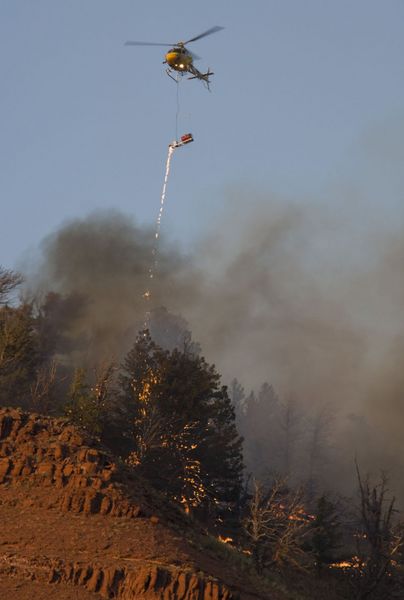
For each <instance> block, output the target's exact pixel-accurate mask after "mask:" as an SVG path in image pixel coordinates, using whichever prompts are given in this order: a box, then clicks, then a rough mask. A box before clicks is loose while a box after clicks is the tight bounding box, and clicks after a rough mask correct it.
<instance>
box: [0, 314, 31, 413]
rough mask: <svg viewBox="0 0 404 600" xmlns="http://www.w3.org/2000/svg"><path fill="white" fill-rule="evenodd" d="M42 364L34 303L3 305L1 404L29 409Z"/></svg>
mask: <svg viewBox="0 0 404 600" xmlns="http://www.w3.org/2000/svg"><path fill="white" fill-rule="evenodd" d="M38 366H39V357H38V338H37V334H36V330H35V320H34V317H33V314H32V305H31V304H28V303H26V304H22V305H21V306H19V307H16V308H14V307H10V306H7V305H6V306H3V307H1V308H0V403H1V404H6V405H12V406H22V407H24V408H30V386H31V384H32V382H33V381H34V379H35V376H36V371H37V369H38Z"/></svg>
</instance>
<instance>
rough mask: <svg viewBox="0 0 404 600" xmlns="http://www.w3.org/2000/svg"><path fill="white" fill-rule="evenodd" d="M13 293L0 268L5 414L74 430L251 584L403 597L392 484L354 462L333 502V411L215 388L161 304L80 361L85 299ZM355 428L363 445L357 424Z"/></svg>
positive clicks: (16, 278)
mask: <svg viewBox="0 0 404 600" xmlns="http://www.w3.org/2000/svg"><path fill="white" fill-rule="evenodd" d="M23 284H24V282H23V277H22V276H21V275H20V274H19V273H17V272H15V271H12V270H9V269H6V268H0V404H1V405H2V406H12V407H21V408H23V409H25V410H28V411H33V412H37V413H41V414H47V415H55V416H64V417H66V418H67V419H68V420H69V421H71V422H72V423H74V424H76V425H78V426H79V427H81V428H83V429H85V430H86V431H87V432H88V433H89V434H91V435H92V436H94V437H95V438H97V439H98V440H99V441H100V442H101V443H102V444H104V445H105V446H106V447H107V448H109V449H110V450H112V451H113V452H114V454H115V455H116V456H118V457H120V459H121V460H122V461H123V462H125V463H126V464H127V465H129V466H130V467H131V468H133V469H135V470H137V471H138V472H139V473H140V474H141V475H142V476H143V477H144V478H146V479H147V480H148V481H149V482H150V483H151V485H152V486H153V487H154V488H155V489H156V490H158V491H159V492H160V493H162V494H163V495H164V496H165V497H167V499H169V501H170V502H173V503H175V504H177V505H178V506H179V507H180V508H181V509H182V510H183V512H184V514H185V515H187V518H189V519H191V520H193V521H195V522H197V523H199V524H201V526H203V527H204V528H206V531H209V532H210V533H211V534H212V535H214V536H215V537H216V538H217V539H218V540H219V543H223V544H226V546H228V547H229V549H231V552H233V553H237V555H238V557H239V560H240V561H241V564H243V565H244V566H243V568H249V569H253V570H254V571H255V572H256V574H257V577H261V578H263V579H265V577H271V574H272V573H277V574H280V576H283V577H287V574H289V576H290V573H291V572H296V573H303V574H306V576H307V577H310V579H311V580H313V581H316V580H319V581H320V580H321V581H322V582H324V581H327V582H329V583H330V586H336V587H337V589H338V590H340V597H341V598H348V599H349V598H352V599H358V600H364V599H374V600H378V599H380V600H382V599H383V600H385V599H387V598H391V599H394V598H402V590H403V589H404V521H403V520H402V516H401V513H400V511H399V508H400V506H399V504H398V503H397V501H396V499H395V497H394V495H393V494H392V492H391V491H390V481H389V473H388V472H379V471H376V472H370V473H368V472H367V470H365V469H364V468H363V466H362V465H361V463H360V461H359V460H358V459H357V457H355V456H352V457H351V462H350V464H349V465H345V468H346V469H351V471H352V475H353V481H354V482H355V485H354V486H353V488H352V489H351V490H349V493H341V490H340V488H339V486H338V482H337V481H334V482H333V479H335V480H337V479H338V468H339V465H340V464H341V460H342V459H341V457H340V456H339V454H338V448H337V447H335V445H334V444H333V435H334V430H335V427H336V424H335V414H334V412H333V409H332V406H331V405H329V404H327V403H324V404H323V405H322V406H321V408H319V409H316V410H311V411H309V410H308V409H305V408H304V406H303V405H302V403H300V402H299V398H297V397H294V396H292V395H290V396H287V397H285V398H281V397H280V396H279V395H278V394H277V392H276V390H275V389H274V387H273V386H272V385H271V383H270V382H263V383H259V384H258V385H257V388H256V389H255V390H252V391H249V390H248V391H246V390H245V389H244V387H243V383H242V382H241V381H239V380H238V379H237V378H233V380H232V381H230V382H229V383H228V385H225V383H224V382H223V381H222V377H221V375H220V373H219V372H218V371H217V369H216V367H215V366H214V365H213V364H210V363H209V362H208V360H207V359H205V358H204V357H203V351H202V348H201V347H200V345H199V344H198V342H197V341H194V340H193V338H192V333H191V331H190V330H189V328H188V324H187V322H186V321H185V319H184V318H182V317H181V316H180V315H175V314H172V313H170V312H169V310H167V309H166V308H164V307H159V308H153V309H151V310H150V311H148V312H147V314H146V319H145V321H144V323H143V324H142V325H141V326H140V327H139V323H134V327H133V329H132V330H131V331H130V332H127V336H126V339H130V338H132V340H131V343H130V344H128V346H129V347H128V348H126V347H123V348H122V352H121V353H120V354H118V355H112V354H111V355H110V356H107V357H103V358H102V359H101V358H100V355H99V354H97V353H94V355H91V354H88V353H86V352H84V351H83V348H85V347H86V340H85V339H84V338H83V336H82V335H78V334H77V333H74V331H75V330H74V327H72V323H73V322H74V321H75V320H77V319H80V314H81V311H82V308H83V304H85V302H86V300H85V298H82V297H80V296H78V295H74V294H70V295H69V294H65V295H64V294H61V293H60V292H54V291H48V292H47V293H46V295H45V296H42V297H41V296H35V295H32V294H29V293H24V292H23V291H22V290H23V289H24V286H23ZM72 332H73V333H72ZM352 431H353V432H354V435H356V436H357V438H358V440H359V441H360V440H361V439H365V438H366V435H369V433H368V432H366V428H365V426H364V424H363V423H362V422H354V423H353V425H352ZM361 436H362V437H361Z"/></svg>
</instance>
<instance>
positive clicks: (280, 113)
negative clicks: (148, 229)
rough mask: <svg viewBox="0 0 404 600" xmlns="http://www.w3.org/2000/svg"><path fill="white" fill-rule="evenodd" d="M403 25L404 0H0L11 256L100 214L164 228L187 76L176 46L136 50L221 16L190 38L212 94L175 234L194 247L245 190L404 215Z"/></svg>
mask: <svg viewBox="0 0 404 600" xmlns="http://www.w3.org/2000/svg"><path fill="white" fill-rule="evenodd" d="M403 22H404V3H403V2H401V0H387V1H386V2H383V3H382V2H380V1H376V0H354V1H353V0H338V2H336V1H335V0H305V1H304V2H302V1H301V0H282V1H280V0H278V1H270V0H251V2H241V1H240V0H233V1H231V2H230V1H227V2H224V1H213V0H206V1H205V2H194V1H192V0H191V1H190V2H188V3H181V5H180V6H179V8H178V9H176V7H175V5H173V3H170V2H162V1H161V0H153V1H150V2H136V1H135V0H114V1H113V0H69V1H68V2H66V1H63V0H35V1H34V0H1V3H0V73H1V81H2V91H1V95H0V124H1V125H0V191H1V204H2V210H1V214H2V218H1V230H0V231H1V233H0V264H3V265H4V266H7V267H12V266H14V265H16V264H18V261H19V260H20V258H21V256H23V255H24V254H25V255H26V254H27V253H31V252H32V251H33V249H35V248H36V247H37V246H38V244H39V243H40V241H41V239H43V237H44V236H46V235H48V234H49V233H50V232H52V231H54V230H55V229H56V228H57V227H59V226H60V225H61V224H62V223H63V222H65V221H66V220H69V219H73V218H77V217H84V216H85V215H87V214H89V213H91V212H93V211H96V210H99V209H109V208H115V209H118V210H120V211H123V212H124V213H126V214H128V215H129V216H131V217H133V218H135V219H136V220H137V221H140V222H145V223H151V222H153V221H154V220H155V217H156V215H157V211H158V204H159V197H160V192H161V186H162V181H163V175H164V162H165V159H166V152H167V144H168V143H169V142H170V141H171V140H172V139H173V137H174V134H175V113H176V86H175V84H174V83H173V82H172V81H171V80H170V79H169V78H168V77H167V76H166V74H165V72H164V66H163V65H162V64H161V63H162V60H163V55H164V49H160V48H135V47H125V46H124V45H123V44H124V42H125V40H127V39H141V40H142V39H144V40H151V41H162V42H165V41H167V42H169V43H170V42H175V41H177V40H179V39H184V38H185V39H187V38H189V37H192V36H194V35H196V34H198V33H199V32H201V31H204V30H205V29H207V28H209V27H211V26H213V25H221V26H224V27H225V30H224V31H222V32H220V33H217V34H215V35H212V36H211V37H209V38H206V39H203V40H200V41H198V42H196V43H195V44H193V46H192V49H193V50H194V51H195V52H196V53H197V54H199V55H200V56H201V57H202V59H201V61H200V63H198V67H200V68H201V69H202V70H203V69H204V68H205V67H210V68H211V69H212V70H213V71H214V72H215V76H214V78H213V84H212V93H209V92H207V91H206V90H205V89H204V87H203V85H202V84H200V82H198V81H187V80H186V79H185V78H184V80H183V81H182V83H181V85H180V115H179V133H183V132H188V131H191V132H192V133H193V134H194V137H195V143H194V144H192V145H190V146H187V147H186V148H184V149H181V150H178V151H177V153H176V154H175V156H174V161H173V169H172V175H171V179H170V182H169V188H168V196H167V207H166V212H165V214H164V220H163V232H164V233H165V235H167V236H168V237H171V238H172V239H174V240H178V241H179V243H183V244H184V245H185V246H189V245H192V242H193V240H194V239H195V238H198V237H199V236H201V235H203V233H204V232H205V231H206V230H208V228H209V224H210V223H211V222H214V221H215V220H216V219H217V216H218V215H219V214H221V213H222V211H223V210H224V209H225V207H226V206H227V203H228V202H229V197H230V198H231V196H232V193H233V192H234V190H235V189H237V188H239V187H240V188H241V189H243V190H248V189H251V190H259V192H260V193H261V194H265V193H268V194H270V193H271V194H277V195H280V196H285V197H299V198H300V201H301V202H304V201H305V199H307V198H313V197H317V198H321V199H322V201H323V202H325V203H326V202H329V203H330V204H334V205H335V203H337V202H338V193H339V192H336V190H347V189H349V190H351V189H352V188H355V189H356V190H360V193H361V194H363V195H365V196H368V197H369V198H370V199H371V198H373V201H372V200H369V202H370V204H369V206H371V207H372V210H373V209H374V210H375V211H376V217H375V218H376V219H377V218H379V216H380V214H381V212H380V211H381V210H387V209H386V206H387V207H388V210H389V211H390V215H391V216H392V217H393V219H392V220H394V218H396V217H397V216H398V215H400V219H401V217H402V210H401V199H402V182H403V175H402V171H403V169H402V162H403V161H402V150H403V141H402V137H401V134H402V133H403V126H402V124H403V116H404V111H403V103H404V77H403V75H404V61H403V56H404V36H403ZM381 193H383V194H384V197H383V198H381V196H380V194H381ZM400 194H401V195H400ZM386 195H387V196H388V197H386ZM245 200H246V202H248V201H249V198H248V193H247V192H245ZM381 205H382V207H383V208H382V209H381V208H380V206H381ZM378 207H379V208H378Z"/></svg>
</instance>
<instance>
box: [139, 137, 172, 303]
mask: <svg viewBox="0 0 404 600" xmlns="http://www.w3.org/2000/svg"><path fill="white" fill-rule="evenodd" d="M173 153H174V147H173V145H172V144H170V145H169V146H168V155H167V162H166V172H165V175H164V183H163V189H162V192H161V199H160V209H159V212H158V215H157V221H156V232H155V234H154V244H153V250H152V255H153V262H152V265H151V267H150V269H149V279H150V280H152V279H153V278H154V274H155V271H156V268H157V250H158V242H159V237H160V229H161V219H162V217H163V212H164V203H165V199H166V192H167V183H168V178H169V175H170V168H171V159H172V156H173ZM150 287H151V286H150V285H149V287H148V288H147V290H146V291H145V293H144V294H143V297H144V298H145V300H149V298H150V296H151V289H150Z"/></svg>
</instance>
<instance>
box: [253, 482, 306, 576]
mask: <svg viewBox="0 0 404 600" xmlns="http://www.w3.org/2000/svg"><path fill="white" fill-rule="evenodd" d="M302 500H303V494H302V492H301V491H300V490H297V491H291V490H289V489H288V488H287V486H286V483H285V481H284V480H276V481H275V482H274V483H273V485H272V486H271V488H270V489H269V490H267V491H265V490H264V488H263V486H262V484H261V483H259V482H257V481H254V485H253V490H252V496H251V501H250V504H249V507H248V513H247V516H246V518H245V520H244V529H245V531H246V534H247V536H248V538H249V540H250V547H251V552H252V556H253V560H254V563H255V566H256V568H257V571H258V572H261V571H262V570H263V568H264V567H276V568H283V567H286V566H293V567H296V568H299V569H301V568H304V567H305V564H306V563H307V556H306V553H305V550H304V540H305V538H306V536H307V533H308V530H309V524H310V519H309V517H308V515H307V514H306V513H305V511H304V508H303V502H302Z"/></svg>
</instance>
